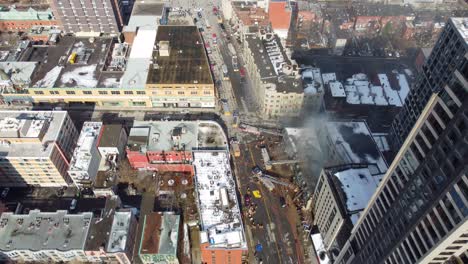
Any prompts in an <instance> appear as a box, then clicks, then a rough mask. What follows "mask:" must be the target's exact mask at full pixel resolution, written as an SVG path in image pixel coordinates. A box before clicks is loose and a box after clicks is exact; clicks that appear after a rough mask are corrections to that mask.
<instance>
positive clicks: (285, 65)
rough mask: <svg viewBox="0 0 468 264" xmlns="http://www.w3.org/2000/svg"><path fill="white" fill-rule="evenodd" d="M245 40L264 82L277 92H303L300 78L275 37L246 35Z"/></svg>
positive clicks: (271, 35) (269, 35)
mask: <svg viewBox="0 0 468 264" xmlns="http://www.w3.org/2000/svg"><path fill="white" fill-rule="evenodd" d="M245 39H246V41H247V44H248V46H249V50H250V52H252V55H253V57H254V61H255V62H256V65H257V69H258V70H259V73H260V76H261V78H262V79H263V80H264V81H265V82H269V83H274V84H275V85H276V90H277V91H278V92H291V93H302V92H303V88H302V83H301V80H300V78H298V77H300V76H299V74H298V73H297V72H295V71H296V69H294V67H295V66H294V65H292V62H291V61H290V60H289V58H288V56H287V55H286V52H285V50H284V48H283V46H281V42H280V41H279V39H278V37H277V36H276V35H274V34H273V33H266V34H263V35H261V36H257V35H255V34H254V35H246V37H245Z"/></svg>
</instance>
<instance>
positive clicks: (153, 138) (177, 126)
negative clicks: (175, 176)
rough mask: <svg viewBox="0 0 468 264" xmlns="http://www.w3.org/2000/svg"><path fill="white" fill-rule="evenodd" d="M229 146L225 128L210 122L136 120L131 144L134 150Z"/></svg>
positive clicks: (128, 142)
mask: <svg viewBox="0 0 468 264" xmlns="http://www.w3.org/2000/svg"><path fill="white" fill-rule="evenodd" d="M225 145H226V138H225V136H224V132H223V130H222V129H221V127H220V126H219V125H218V124H217V123H215V122H209V121H135V123H134V125H133V127H132V128H131V129H130V133H129V136H128V141H127V146H128V147H129V148H130V149H131V150H133V151H140V150H141V151H142V152H146V151H172V150H187V151H191V150H193V149H198V148H219V147H223V146H225Z"/></svg>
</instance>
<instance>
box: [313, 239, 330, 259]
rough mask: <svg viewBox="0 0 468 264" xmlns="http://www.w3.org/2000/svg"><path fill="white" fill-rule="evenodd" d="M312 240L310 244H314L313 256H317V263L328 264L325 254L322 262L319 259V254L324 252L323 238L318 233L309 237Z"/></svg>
mask: <svg viewBox="0 0 468 264" xmlns="http://www.w3.org/2000/svg"><path fill="white" fill-rule="evenodd" d="M310 237H311V238H312V243H314V248H315V254H316V255H317V259H318V261H319V264H329V263H331V262H330V259H328V256H327V255H326V254H325V258H324V259H323V260H322V259H320V258H319V257H318V256H319V253H320V252H322V251H325V250H326V249H325V244H324V243H323V238H322V235H321V234H320V233H317V234H313V235H311V236H310Z"/></svg>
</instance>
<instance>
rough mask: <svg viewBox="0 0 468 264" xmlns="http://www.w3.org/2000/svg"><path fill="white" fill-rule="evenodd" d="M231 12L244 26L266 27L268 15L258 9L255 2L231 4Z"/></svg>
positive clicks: (261, 9) (263, 10)
mask: <svg viewBox="0 0 468 264" xmlns="http://www.w3.org/2000/svg"><path fill="white" fill-rule="evenodd" d="M231 3H232V7H233V11H234V12H235V13H236V14H237V17H238V18H239V20H241V21H242V24H243V25H244V26H252V25H259V26H263V27H265V26H268V24H269V20H268V13H267V12H266V11H265V9H263V8H260V7H258V6H257V5H256V3H255V2H242V1H238V2H231Z"/></svg>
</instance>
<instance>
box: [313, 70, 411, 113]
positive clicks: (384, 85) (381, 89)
mask: <svg viewBox="0 0 468 264" xmlns="http://www.w3.org/2000/svg"><path fill="white" fill-rule="evenodd" d="M377 76H378V78H379V83H380V85H373V84H372V83H371V82H370V81H369V80H368V78H367V75H365V74H364V73H357V74H353V76H352V77H351V78H348V79H346V82H345V85H344V88H342V87H343V85H342V83H341V82H340V81H337V80H336V75H335V74H334V73H325V74H322V78H323V83H325V84H327V83H328V84H329V85H330V90H331V93H332V96H333V97H346V102H347V103H348V104H365V105H380V106H386V105H393V106H399V107H401V106H403V103H404V101H405V99H406V96H408V93H409V89H410V88H409V84H408V81H407V79H406V76H405V74H396V78H397V79H398V86H399V87H391V85H390V82H389V80H388V76H387V74H383V73H381V74H378V75H377Z"/></svg>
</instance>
